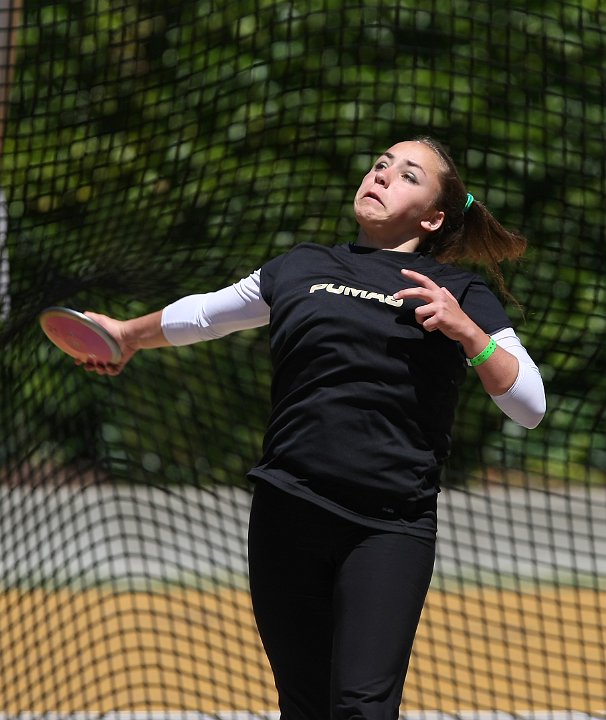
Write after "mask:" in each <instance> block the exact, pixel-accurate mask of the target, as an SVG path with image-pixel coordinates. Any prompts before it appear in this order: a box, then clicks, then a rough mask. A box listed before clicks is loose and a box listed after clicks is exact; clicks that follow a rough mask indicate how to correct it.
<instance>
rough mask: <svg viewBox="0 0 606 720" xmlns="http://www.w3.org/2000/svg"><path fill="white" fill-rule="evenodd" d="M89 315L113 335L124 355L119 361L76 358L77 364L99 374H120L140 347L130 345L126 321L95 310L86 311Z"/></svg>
mask: <svg viewBox="0 0 606 720" xmlns="http://www.w3.org/2000/svg"><path fill="white" fill-rule="evenodd" d="M84 314H85V315H86V316H87V317H89V318H90V319H91V320H94V321H95V322H97V323H99V325H101V326H102V327H103V328H105V330H107V332H108V333H109V334H110V335H111V336H112V337H113V339H114V340H115V341H116V343H117V344H118V347H119V348H120V352H121V353H122V357H121V358H120V362H118V363H115V364H114V363H107V364H106V363H98V362H82V361H80V360H76V361H75V362H76V365H80V366H82V367H83V368H84V369H85V370H86V371H88V372H94V373H97V375H119V374H120V373H121V372H122V370H123V369H124V367H125V365H126V363H128V361H129V360H130V359H131V358H132V356H133V355H134V354H135V353H136V352H137V350H138V348H136V347H133V346H132V345H129V343H128V340H127V338H126V333H125V322H123V321H122V320H116V319H115V318H111V317H109V316H108V315H101V314H99V313H94V312H88V311H87V312H85V313H84Z"/></svg>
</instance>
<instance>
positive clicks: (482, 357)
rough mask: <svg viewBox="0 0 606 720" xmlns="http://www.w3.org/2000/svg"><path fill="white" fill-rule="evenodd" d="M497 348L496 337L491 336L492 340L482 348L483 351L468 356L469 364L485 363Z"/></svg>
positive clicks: (473, 365) (474, 365)
mask: <svg viewBox="0 0 606 720" xmlns="http://www.w3.org/2000/svg"><path fill="white" fill-rule="evenodd" d="M496 349H497V344H496V342H495V340H494V338H490V342H489V343H488V345H487V346H486V347H485V348H484V350H482V352H481V353H479V354H478V355H476V356H475V357H472V358H468V359H467V364H468V365H471V367H477V366H478V365H481V364H482V363H485V362H486V361H487V360H488V358H489V357H490V356H491V355H492V353H493V352H494V351H495V350H496Z"/></svg>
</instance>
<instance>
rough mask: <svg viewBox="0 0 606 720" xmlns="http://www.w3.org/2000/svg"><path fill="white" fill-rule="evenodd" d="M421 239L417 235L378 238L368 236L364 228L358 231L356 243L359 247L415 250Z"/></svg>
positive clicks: (400, 250) (404, 250)
mask: <svg viewBox="0 0 606 720" xmlns="http://www.w3.org/2000/svg"><path fill="white" fill-rule="evenodd" d="M420 242H421V240H420V238H418V237H415V238H410V239H409V240H402V239H401V238H391V239H385V238H379V237H376V236H374V237H373V236H370V235H368V233H367V232H366V231H364V230H362V229H361V230H360V232H359V233H358V239H357V241H356V245H360V246H361V247H369V248H373V249H375V250H395V251H397V252H416V251H417V250H418V249H419V244H420Z"/></svg>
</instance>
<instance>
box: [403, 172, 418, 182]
mask: <svg viewBox="0 0 606 720" xmlns="http://www.w3.org/2000/svg"><path fill="white" fill-rule="evenodd" d="M402 177H403V178H404V180H406V181H408V182H411V183H414V184H415V185H416V184H417V178H416V176H415V175H413V173H409V172H406V173H404V174H403V175H402Z"/></svg>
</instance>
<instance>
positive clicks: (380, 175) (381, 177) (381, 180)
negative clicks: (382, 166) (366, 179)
mask: <svg viewBox="0 0 606 720" xmlns="http://www.w3.org/2000/svg"><path fill="white" fill-rule="evenodd" d="M375 182H376V183H377V184H378V185H383V187H387V186H388V185H389V178H388V176H387V175H386V173H385V170H377V172H376V173H375Z"/></svg>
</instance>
